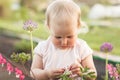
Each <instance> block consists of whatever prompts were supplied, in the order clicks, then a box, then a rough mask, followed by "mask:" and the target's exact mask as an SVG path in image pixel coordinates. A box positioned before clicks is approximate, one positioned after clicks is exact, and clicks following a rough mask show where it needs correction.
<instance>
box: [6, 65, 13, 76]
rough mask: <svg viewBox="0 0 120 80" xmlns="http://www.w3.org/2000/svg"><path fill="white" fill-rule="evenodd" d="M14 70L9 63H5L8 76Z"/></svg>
mask: <svg viewBox="0 0 120 80" xmlns="http://www.w3.org/2000/svg"><path fill="white" fill-rule="evenodd" d="M13 70H14V68H13V66H12V65H11V64H10V63H7V71H8V72H9V73H8V74H9V75H10V74H11V72H13Z"/></svg>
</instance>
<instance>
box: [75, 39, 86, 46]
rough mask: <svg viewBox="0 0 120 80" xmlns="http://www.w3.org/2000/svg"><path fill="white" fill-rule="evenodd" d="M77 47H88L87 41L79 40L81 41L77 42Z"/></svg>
mask: <svg viewBox="0 0 120 80" xmlns="http://www.w3.org/2000/svg"><path fill="white" fill-rule="evenodd" d="M76 45H77V46H83V45H86V41H85V40H83V39H80V38H79V39H77V41H76Z"/></svg>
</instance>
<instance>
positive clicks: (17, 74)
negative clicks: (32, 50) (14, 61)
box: [15, 68, 23, 78]
mask: <svg viewBox="0 0 120 80" xmlns="http://www.w3.org/2000/svg"><path fill="white" fill-rule="evenodd" d="M15 74H16V77H17V78H20V76H21V75H22V74H23V73H22V71H21V70H20V69H18V68H15Z"/></svg>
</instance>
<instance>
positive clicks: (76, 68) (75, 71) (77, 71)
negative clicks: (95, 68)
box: [69, 63, 82, 75]
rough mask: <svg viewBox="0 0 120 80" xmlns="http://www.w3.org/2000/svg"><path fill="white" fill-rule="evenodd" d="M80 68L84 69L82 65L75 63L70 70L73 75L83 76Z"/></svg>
mask: <svg viewBox="0 0 120 80" xmlns="http://www.w3.org/2000/svg"><path fill="white" fill-rule="evenodd" d="M80 67H81V68H82V66H81V64H79V63H73V64H71V65H70V67H69V70H70V71H71V72H72V74H73V75H75V74H77V75H81V70H80Z"/></svg>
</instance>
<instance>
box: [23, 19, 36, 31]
mask: <svg viewBox="0 0 120 80" xmlns="http://www.w3.org/2000/svg"><path fill="white" fill-rule="evenodd" d="M37 26H38V24H37V23H36V22H33V21H32V20H27V21H25V22H24V26H23V29H24V30H27V31H30V32H31V31H33V30H34V29H36V28H37Z"/></svg>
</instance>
